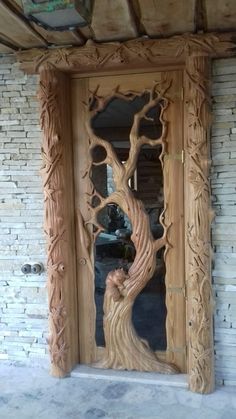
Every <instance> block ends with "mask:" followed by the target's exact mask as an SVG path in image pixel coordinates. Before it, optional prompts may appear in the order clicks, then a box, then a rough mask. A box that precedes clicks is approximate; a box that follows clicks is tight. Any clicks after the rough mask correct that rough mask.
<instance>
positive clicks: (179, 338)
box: [162, 71, 186, 372]
mask: <svg viewBox="0 0 236 419" xmlns="http://www.w3.org/2000/svg"><path fill="white" fill-rule="evenodd" d="M162 77H163V78H164V77H167V78H169V79H170V80H171V81H172V84H171V87H170V90H169V92H168V94H169V95H170V106H169V107H168V108H167V111H166V116H165V117H166V119H167V120H168V134H167V138H166V141H167V155H166V156H165V157H164V161H165V164H164V197H165V202H166V212H165V220H166V221H165V222H166V224H167V225H169V224H171V226H170V228H169V230H168V242H169V243H170V248H169V249H168V252H167V253H166V257H165V265H166V278H165V281H166V305H167V319H166V332H167V342H168V344H167V359H168V360H169V361H170V362H173V363H174V364H176V365H178V367H179V368H180V370H181V371H182V372H186V336H185V330H186V327H185V321H186V320H185V318H186V302H185V296H184V294H185V268H184V200H183V199H184V198H183V187H184V179H183V167H184V166H183V162H182V161H181V158H182V155H181V154H182V150H183V99H182V88H183V74H182V71H175V72H168V73H164V74H163V75H162Z"/></svg>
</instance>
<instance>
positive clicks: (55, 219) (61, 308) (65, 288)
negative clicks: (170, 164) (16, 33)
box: [39, 70, 78, 377]
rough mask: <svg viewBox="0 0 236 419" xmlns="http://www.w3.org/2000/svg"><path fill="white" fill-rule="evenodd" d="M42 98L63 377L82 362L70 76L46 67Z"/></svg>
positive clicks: (51, 290) (53, 348)
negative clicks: (76, 259)
mask: <svg viewBox="0 0 236 419" xmlns="http://www.w3.org/2000/svg"><path fill="white" fill-rule="evenodd" d="M39 99H40V102H41V127H42V130H43V145H42V156H43V162H44V164H43V168H42V177H43V187H44V202H45V213H44V229H45V233H46V237H47V250H48V261H47V271H48V284H47V286H48V297H49V322H50V324H49V328H50V337H49V339H48V342H49V348H50V355H51V362H52V374H53V375H55V376H57V377H62V376H65V375H66V374H67V373H68V372H69V371H70V370H71V369H72V367H73V366H74V365H75V364H76V363H77V362H78V339H77V335H78V331H77V328H76V324H77V321H76V319H77V304H76V284H75V279H76V277H75V258H74V253H73V251H74V236H73V225H74V214H73V212H74V207H73V189H72V182H71V179H72V173H71V170H72V169H71V167H72V165H71V160H72V156H71V145H70V140H71V136H70V125H69V120H70V119H69V100H68V82H67V78H66V76H64V75H63V74H62V73H60V72H58V71H54V70H44V71H42V72H41V74H40V85H39ZM62 197H63V199H62Z"/></svg>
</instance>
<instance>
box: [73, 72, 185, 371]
mask: <svg viewBox="0 0 236 419" xmlns="http://www.w3.org/2000/svg"><path fill="white" fill-rule="evenodd" d="M182 77H183V75H182V71H181V70H176V71H167V72H155V73H143V74H129V75H120V76H112V75H109V76H102V77H90V78H79V76H78V77H77V76H74V78H73V80H72V97H73V101H72V116H73V124H72V125H73V137H74V176H75V197H76V202H75V207H76V214H77V226H76V245H77V278H78V307H79V347H80V363H85V364H92V365H96V366H97V367H103V368H115V369H128V370H139V371H158V372H163V373H175V372H176V371H178V370H180V371H182V372H185V371H186V332H185V331H186V326H185V274H184V231H183V226H184V213H183V189H184V181H183V167H184V166H183V151H182V149H183V100H182ZM127 121H128V122H127ZM153 130H154V131H153ZM155 153H156V154H155ZM157 155H158V158H157ZM140 156H142V158H140ZM144 160H145V162H146V161H148V164H147V163H145V164H146V166H145V167H144V164H143V163H142V161H144ZM150 162H152V164H151V163H150ZM155 165H156V166H158V167H159V169H158V170H159V172H160V170H161V173H162V179H163V193H162V189H161V188H160V185H159V186H158V185H157V182H155V177H154V175H153V176H152V174H151V172H150V176H149V172H148V171H149V170H151V169H150V168H151V167H152V170H153V172H152V173H154V172H155V170H156V169H155ZM139 168H141V169H139ZM140 170H141V171H140ZM145 170H146V178H145V179H146V180H145V182H144V181H143V180H141V184H143V185H144V190H143V191H141V190H139V184H140V181H139V174H140V173H141V172H142V171H143V172H145ZM158 170H156V172H158ZM159 172H158V173H159ZM102 173H103V175H102ZM109 173H110V176H111V179H112V188H111V189H109V185H108V174H109ZM147 174H148V175H147ZM102 176H105V177H104V179H105V181H104V180H103V181H102V180H101V179H102ZM143 179H144V178H143ZM151 183H152V187H150V184H151ZM104 189H105V190H106V191H105V193H104ZM150 190H152V197H151V195H150ZM157 190H158V191H159V192H158V193H159V195H158V194H157ZM153 191H154V192H153ZM155 193H156V195H155ZM154 196H156V203H155V199H154ZM142 197H143V198H142ZM158 202H159V204H158ZM158 205H159V206H158ZM153 208H154V210H155V211H156V213H155V216H156V218H157V212H158V211H159V214H158V216H159V221H157V220H156V221H157V222H156V225H154V227H155V228H156V230H158V229H159V235H158V234H157V235H156V236H155V234H154V233H153V230H155V228H153V224H152V223H151V222H150V216H149V215H150V212H151V211H153ZM112 217H113V218H112ZM107 220H108V221H107ZM106 222H107V225H108V227H109V229H110V230H109V232H108V234H106V233H104V229H105V227H104V224H106ZM113 224H114V226H115V227H114V226H112V225H113ZM127 225H128V226H129V227H127ZM116 227H118V228H117V229H116ZM127 231H130V236H128V235H127ZM160 231H161V235H160ZM111 232H112V233H111ZM122 234H124V236H125V237H123V238H122ZM99 235H100V236H99ZM101 235H102V236H101ZM99 237H100V242H98V240H99ZM101 237H102V240H103V241H102V240H101ZM109 241H110V243H111V244H110V245H111V246H112V247H110V248H109V250H107V249H108V247H107V246H108V244H107V243H108V242H109ZM101 249H103V250H101ZM128 251H129V252H130V254H131V256H130V259H129V257H128V256H127V253H128ZM122 252H123V253H122ZM104 253H105V256H104ZM107 253H108V257H107ZM118 253H119V263H114V257H115V256H114V255H116V254H118ZM121 254H122V257H121ZM124 254H125V258H126V259H125V266H123V265H122V263H121V262H120V260H121V259H122V261H124ZM111 255H112V256H111ZM157 255H158V257H157ZM99 257H100V258H101V259H100V260H102V261H103V262H104V261H105V262H104V263H102V262H99V260H98V259H96V258H99ZM158 258H159V259H158ZM157 259H158V260H161V263H162V262H164V265H165V268H164V283H165V284H164V285H165V294H164V295H165V305H166V319H165V333H166V348H164V350H162V351H160V350H159V351H157V350H155V348H154V349H152V348H151V346H150V345H149V342H147V340H145V339H144V337H143V336H140V334H139V333H138V332H137V328H136V327H135V325H134V316H133V311H134V305H135V304H136V303H135V302H136V301H137V299H138V298H139V296H140V295H142V293H143V292H144V291H143V290H144V289H146V288H145V287H149V289H150V283H151V282H152V281H153V277H154V276H155V275H156V277H157V274H156V272H158V269H159V271H160V266H157ZM97 260H98V261H97ZM111 260H112V262H111ZM108 262H109V263H110V265H109V263H108ZM101 266H102V269H103V270H105V271H106V275H105V277H104V278H103V285H101V286H100V287H101V288H103V290H104V293H103V294H104V295H103V301H102V323H101V324H100V326H101V325H102V326H101V327H102V329H103V333H104V345H99V342H98V340H99V339H97V338H96V319H97V320H98V316H99V315H98V306H97V301H95V289H96V287H97V281H99V274H100V271H99V270H101ZM109 266H110V267H111V269H110V271H109V269H108V267H109ZM162 272H163V271H162ZM159 278H160V277H159ZM150 281H151V282H150ZM148 295H149V297H150V299H151V298H152V297H151V293H149V294H148ZM149 297H147V298H149ZM95 303H96V304H95ZM140 311H141V312H140V316H142V310H140ZM100 315H101V313H100ZM100 320H101V319H100ZM147 320H148V321H149V320H150V321H151V320H152V321H154V322H155V319H154V320H153V319H147ZM156 322H158V319H156ZM148 328H149V327H148V325H147V327H146V329H148Z"/></svg>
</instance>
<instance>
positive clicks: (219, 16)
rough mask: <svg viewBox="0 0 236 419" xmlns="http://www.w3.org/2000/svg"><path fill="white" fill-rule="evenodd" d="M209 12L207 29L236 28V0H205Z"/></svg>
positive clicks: (222, 29)
mask: <svg viewBox="0 0 236 419" xmlns="http://www.w3.org/2000/svg"><path fill="white" fill-rule="evenodd" d="M205 1H206V12H207V29H208V30H209V31H214V30H221V31H224V30H235V29H236V0H205Z"/></svg>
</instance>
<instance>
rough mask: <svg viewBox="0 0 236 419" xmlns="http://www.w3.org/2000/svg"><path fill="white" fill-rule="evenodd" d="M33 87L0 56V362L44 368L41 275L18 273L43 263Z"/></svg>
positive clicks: (32, 82) (11, 61) (10, 60)
mask: <svg viewBox="0 0 236 419" xmlns="http://www.w3.org/2000/svg"><path fill="white" fill-rule="evenodd" d="M36 88H37V77H36V76H26V75H24V74H23V73H22V72H21V71H19V69H18V65H17V64H16V63H15V59H14V57H13V56H5V57H4V56H2V57H0V360H3V359H8V360H20V361H27V360H28V361H29V362H33V361H34V360H35V361H36V360H39V359H41V361H40V362H46V363H48V354H47V344H46V335H47V302H46V288H45V273H44V274H41V275H33V274H29V275H23V274H22V272H21V266H22V264H23V263H25V262H32V263H34V262H38V261H39V262H43V263H44V262H45V241H44V234H43V228H42V224H43V194H42V182H41V177H40V175H39V169H40V166H41V165H42V161H41V152H40V144H41V133H40V128H39V110H38V102H37V99H36ZM42 359H44V361H42ZM37 362H39V361H37Z"/></svg>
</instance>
